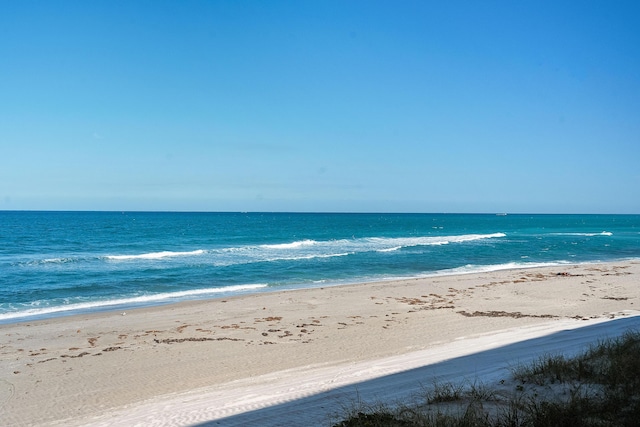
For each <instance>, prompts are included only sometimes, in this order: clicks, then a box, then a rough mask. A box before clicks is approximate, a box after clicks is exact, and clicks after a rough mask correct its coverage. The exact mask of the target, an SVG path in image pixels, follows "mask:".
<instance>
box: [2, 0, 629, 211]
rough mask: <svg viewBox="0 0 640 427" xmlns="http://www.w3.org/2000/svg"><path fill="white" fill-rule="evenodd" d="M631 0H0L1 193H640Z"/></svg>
mask: <svg viewBox="0 0 640 427" xmlns="http://www.w3.org/2000/svg"><path fill="white" fill-rule="evenodd" d="M638 22H640V3H639V2H636V1H627V2H625V1H562V2H560V1H515V0H514V1H426V0H424V1H384V2H383V1H328V0H327V1H324V0H323V1H268V2H264V1H173V2H170V1H91V2H77V1H69V2H62V1H37V2H36V1H4V0H0V209H44V210H48V209H55V210H57V209H62V210H67V209H69V210H197V211H358V212H369V211H377V212H528V213H537V212H545V213H640V29H639V28H640V27H639V26H638Z"/></svg>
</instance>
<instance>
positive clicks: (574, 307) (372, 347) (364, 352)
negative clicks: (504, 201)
mask: <svg viewBox="0 0 640 427" xmlns="http://www.w3.org/2000/svg"><path fill="white" fill-rule="evenodd" d="M638 277H640V261H638V260H630V261H618V262H610V263H602V264H578V265H562V266H553V267H540V268H530V269H522V270H519V269H514V270H499V271H491V272H485V273H473V274H461V275H446V276H444V275H443V276H433V277H426V278H417V279H407V280H398V281H392V282H386V281H385V282H377V283H364V284H356V285H341V286H332V287H325V288H310V289H300V290H289V291H280V292H269V293H260V294H252V295H243V296H234V297H229V298H224V299H222V298H221V299H215V300H204V301H189V302H181V303H176V304H171V305H163V306H156V307H148V308H138V309H134V310H128V311H126V313H124V312H102V313H95V314H79V315H74V316H67V317H58V318H54V319H46V320H34V321H25V322H22V323H15V324H4V325H0V334H1V336H2V338H3V339H2V344H0V360H2V366H3V369H2V372H1V373H0V375H1V377H0V385H1V386H2V390H1V391H0V409H2V412H3V413H4V414H5V415H3V417H7V420H6V421H5V420H3V424H5V425H44V424H47V425H51V424H65V425H87V424H91V423H96V424H100V423H101V422H106V421H104V420H109V419H112V418H111V417H112V416H113V415H114V414H119V415H118V416H119V417H120V418H117V419H119V420H121V424H122V425H125V424H131V423H130V421H131V418H128V417H130V416H131V414H139V415H138V416H139V417H140V416H144V414H152V415H153V416H154V417H157V418H156V421H157V420H163V419H164V420H165V421H166V424H169V425H188V424H192V423H194V422H203V421H207V420H211V419H223V418H224V417H226V416H229V415H233V414H238V413H241V412H242V411H243V410H249V409H255V408H257V407H267V406H269V405H270V403H269V402H271V404H273V403H277V399H275V400H273V401H269V400H268V399H266V400H264V401H261V403H260V404H259V405H258V406H255V405H254V406H252V405H247V404H246V401H245V404H244V405H245V406H244V409H242V408H243V406H242V405H240V404H239V405H238V406H237V407H236V408H235V409H233V408H230V407H225V408H223V407H220V408H212V407H211V402H215V401H216V400H215V399H210V400H209V401H208V402H209V404H207V401H206V400H203V401H202V402H201V404H202V406H201V407H199V408H200V411H199V410H198V409H197V408H196V407H193V408H191V411H190V414H191V415H189V417H195V418H189V419H187V418H185V417H187V415H184V416H183V417H182V418H181V417H180V416H177V417H176V416H173V415H172V414H174V415H175V414H176V413H180V411H176V408H179V406H180V405H179V404H177V403H176V402H180V401H185V399H186V397H185V396H191V399H192V401H193V399H197V398H196V396H204V395H206V393H219V394H220V393H222V394H223V397H224V396H226V397H225V398H224V399H223V400H224V401H227V402H228V401H229V396H231V395H233V393H232V391H233V390H236V391H237V390H243V391H242V393H241V394H238V395H237V396H240V397H242V396H246V395H247V394H250V393H249V391H248V390H251V389H252V387H257V388H256V390H257V389H259V388H260V387H264V386H265V384H267V385H270V387H269V389H270V390H272V391H274V390H275V391H274V393H275V394H278V390H281V388H278V387H274V384H279V381H283V380H284V379H287V378H288V379H290V380H291V381H293V383H300V379H302V378H309V377H310V375H311V378H315V381H312V382H309V383H307V386H306V387H307V388H306V389H305V390H304V393H306V394H304V393H303V395H312V394H313V393H315V392H319V391H324V390H325V389H328V388H331V386H330V385H327V382H326V381H325V380H323V379H321V378H326V377H327V376H329V377H330V378H333V383H332V384H333V385H334V386H336V387H338V386H343V385H345V384H346V383H345V382H344V381H346V379H348V378H351V379H352V380H353V383H357V382H358V381H363V380H367V379H370V378H373V377H376V376H380V375H389V374H390V373H394V372H396V371H397V369H398V363H399V365H400V366H406V367H407V368H414V367H417V366H421V364H424V363H428V358H427V357H426V356H425V354H430V353H433V351H434V350H435V349H438V351H441V352H442V354H443V357H444V358H445V359H446V358H452V357H456V356H460V355H461V354H462V353H461V351H463V350H464V351H466V352H474V351H478V350H482V349H483V348H484V347H482V346H481V345H480V344H479V341H477V340H478V339H483V340H485V341H483V342H488V343H491V344H490V345H491V346H500V345H504V344H506V343H509V342H513V341H514V340H520V339H532V338H533V337H539V336H540V335H536V334H543V335H544V334H548V333H551V332H554V331H558V330H562V329H572V328H578V327H579V326H581V325H592V324H596V323H597V324H600V323H602V324H603V325H606V323H607V322H604V321H605V320H609V319H616V318H620V317H626V316H631V315H633V314H636V313H635V310H640V289H638V286H637V280H638ZM603 322H604V323H603ZM505 331H510V332H508V333H507V332H505ZM527 331H528V332H527ZM532 331H538V332H536V333H533V332H532ZM474 340H475V341H474ZM461 343H462V344H461ZM473 343H475V344H473ZM487 345H488V344H487ZM424 352H427V353H424ZM412 355H413V356H415V355H420V357H418V358H417V359H415V358H414V359H412V360H414V362H412V363H414V364H415V366H414V365H411V363H409V362H408V360H409V359H411V357H412ZM398 358H400V359H398ZM403 358H404V359H403ZM407 358H409V359H407ZM389 360H394V361H395V362H394V363H395V364H394V366H395V367H394V368H393V369H391V368H389V369H387V370H385V369H383V368H381V366H389V365H385V362H384V361H389ZM443 360H444V359H443ZM366 366H372V368H371V369H369V370H367V369H366V368H364V367H366ZM348 367H351V368H354V367H358V368H357V369H358V370H357V372H358V373H353V371H349V370H348ZM348 371H349V372H352V373H351V374H348ZM313 375H317V376H315V377H314V376H313ZM423 381H424V382H427V383H428V382H429V381H430V379H429V378H425V379H423ZM314 384H316V385H315V386H314ZM320 384H322V385H323V386H322V387H324V388H321V387H320ZM238 387H244V388H238ZM315 387H318V388H317V389H316V388H315ZM289 388H291V383H289ZM296 396H297V397H296ZM300 396H301V395H294V396H293V397H291V398H300ZM176 399H177V400H176ZM181 399H182V400H181ZM280 399H282V395H280ZM241 400H242V399H241ZM159 402H160V403H159ZM171 402H173V403H171ZM154 405H155V406H154ZM158 405H161V407H165V408H173V410H172V413H169V412H167V413H165V414H164V415H163V412H162V411H161V410H158V408H159V407H160V406H158ZM256 405H257V404H256ZM261 405H262V406H261ZM145 408H146V409H145ZM205 408H206V410H205ZM128 414H129V415H128ZM140 414H143V415H140ZM198 414H201V415H202V418H198ZM172 416H173V418H171V417H172ZM163 417H165V418H163ZM137 419H141V418H137ZM221 425H222V424H221ZM229 425H232V424H229Z"/></svg>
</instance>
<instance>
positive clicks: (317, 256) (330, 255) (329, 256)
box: [265, 252, 352, 262]
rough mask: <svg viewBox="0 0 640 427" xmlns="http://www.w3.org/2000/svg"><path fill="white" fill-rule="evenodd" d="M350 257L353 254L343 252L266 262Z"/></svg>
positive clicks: (280, 258)
mask: <svg viewBox="0 0 640 427" xmlns="http://www.w3.org/2000/svg"><path fill="white" fill-rule="evenodd" d="M348 255H352V253H351V252H343V253H339V254H317V255H300V256H292V257H278V258H271V259H266V260H265V261H266V262H275V261H298V260H305V259H314V258H334V257H341V256H348Z"/></svg>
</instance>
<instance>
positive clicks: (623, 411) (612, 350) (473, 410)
mask: <svg viewBox="0 0 640 427" xmlns="http://www.w3.org/2000/svg"><path fill="white" fill-rule="evenodd" d="M512 374H513V380H512V381H509V382H508V383H507V382H501V383H502V384H500V385H499V386H496V387H488V386H484V385H478V384H475V383H474V384H450V383H447V384H435V385H434V387H432V388H431V389H430V390H429V391H428V392H425V394H424V396H421V398H420V400H419V401H418V402H417V403H415V404H413V405H411V406H409V405H398V406H394V407H393V408H390V407H387V406H384V407H383V406H380V407H378V408H364V407H362V405H360V407H359V408H356V409H354V410H353V411H352V413H351V415H349V416H348V417H347V419H345V420H344V421H341V422H339V423H337V424H334V426H333V427H396V426H402V427H405V426H411V427H465V426H470V427H471V426H474V427H475V426H492V427H493V426H497V427H529V426H531V427H547V426H549V427H550V426H563V427H573V426H576V427H577V426H593V427H595V426H598V427H601V426H636V425H638V422H639V421H638V420H640V332H635V331H634V332H628V333H626V334H624V335H623V336H621V337H619V338H616V339H610V340H606V341H602V342H599V343H597V344H596V345H593V346H591V347H589V348H588V349H587V350H586V351H585V352H584V353H582V354H580V355H578V356H576V357H573V358H567V357H564V356H558V355H547V356H544V357H542V358H541V359H539V360H538V361H536V362H534V363H532V364H531V365H528V366H523V367H518V368H516V369H514V370H513V372H512Z"/></svg>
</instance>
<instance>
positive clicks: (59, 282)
mask: <svg viewBox="0 0 640 427" xmlns="http://www.w3.org/2000/svg"><path fill="white" fill-rule="evenodd" d="M629 258H640V215H488V214H487V215H485V214H482V215H480V214H479V215H470V214H311V213H308V214H305V213H291V214H289V213H168V212H167V213H150V212H124V213H119V212H118V213H116V212H13V211H0V322H7V321H20V320H25V319H29V318H34V317H43V316H57V315H63V314H70V313H76V312H79V311H80V312H82V311H84V312H86V311H92V310H104V309H122V308H126V307H131V306H140V305H152V304H162V303H167V302H173V301H178V300H184V299H196V298H215V297H224V296H228V295H235V294H239V293H248V292H264V291H269V290H278V289H291V288H303V287H310V286H328V285H333V284H340V283H353V282H363V281H372V280H386V279H391V278H400V277H417V276H426V275H433V274H454V273H461V272H474V271H487V270H498V269H506V268H514V267H520V266H522V267H533V266H539V265H560V264H567V263H585V262H597V261H611V260H620V259H629ZM390 286H391V284H390Z"/></svg>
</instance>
